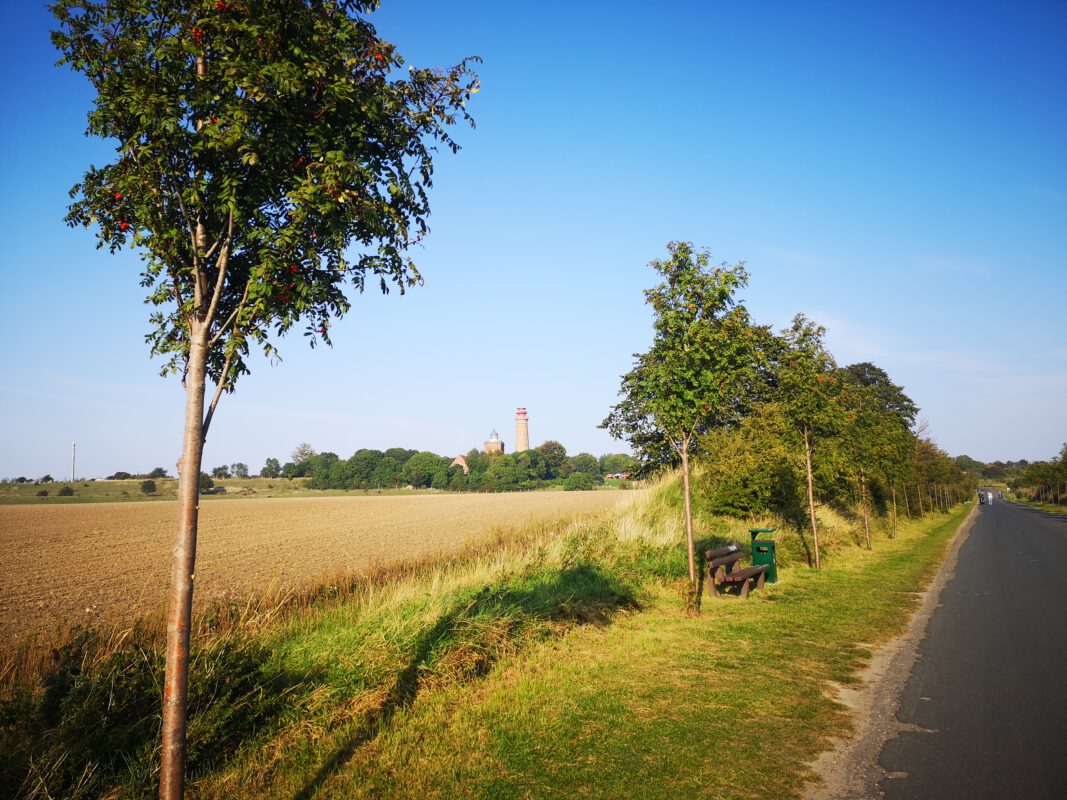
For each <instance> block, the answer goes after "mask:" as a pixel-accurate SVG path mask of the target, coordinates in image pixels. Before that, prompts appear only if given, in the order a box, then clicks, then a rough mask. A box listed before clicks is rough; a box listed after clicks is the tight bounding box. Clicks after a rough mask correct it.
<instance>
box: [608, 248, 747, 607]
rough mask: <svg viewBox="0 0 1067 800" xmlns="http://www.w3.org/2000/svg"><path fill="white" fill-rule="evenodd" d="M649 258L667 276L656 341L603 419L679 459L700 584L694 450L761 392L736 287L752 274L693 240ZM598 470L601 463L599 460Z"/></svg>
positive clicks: (651, 294) (656, 310)
mask: <svg viewBox="0 0 1067 800" xmlns="http://www.w3.org/2000/svg"><path fill="white" fill-rule="evenodd" d="M667 249H668V251H669V257H668V258H667V259H666V260H655V261H652V262H651V263H650V264H649V266H651V267H652V268H653V269H654V270H655V271H656V272H657V273H659V275H660V276H661V277H662V278H663V281H662V283H660V284H658V285H657V286H655V287H654V288H652V289H650V290H648V291H646V292H645V300H646V302H647V303H648V304H649V305H651V306H652V311H653V314H654V319H653V331H654V335H653V341H652V347H651V349H650V350H649V351H648V352H647V353H643V354H637V355H635V359H636V362H635V364H634V368H633V369H632V370H631V371H630V372H628V373H627V374H626V375H623V376H622V384H621V387H620V389H619V395H620V396H621V397H622V399H621V400H620V402H619V403H618V404H617V405H615V406H614V407H613V408H612V410H611V413H610V414H609V415H608V417H607V418H606V419H605V420H604V422H603V423H601V427H603V428H607V430H608V431H609V432H610V433H611V434H612V435H613V436H614V437H616V438H619V439H626V440H627V441H629V442H630V444H631V445H632V446H633V448H634V451H635V452H636V453H637V454H638V455H639V457H641V458H642V460H649V459H651V460H653V461H654V462H664V461H665V460H666V459H668V458H669V459H672V460H674V461H675V462H676V463H677V462H680V463H681V468H682V490H683V500H684V506H685V536H686V550H687V553H688V560H689V582H690V587H691V590H692V591H693V592H694V593H695V592H696V588H697V573H696V555H695V552H694V544H693V511H692V492H691V489H690V457H691V456H692V455H693V453H694V451H695V446H696V441H697V436H698V435H699V434H701V433H702V432H704V431H707V430H709V429H711V428H716V427H725V426H728V425H731V424H733V423H735V422H736V421H737V420H738V419H739V418H740V416H741V415H742V414H743V413H744V411H745V410H746V408H747V407H748V406H749V404H750V403H751V401H752V399H753V398H754V397H755V395H756V384H757V383H758V381H759V378H760V370H759V364H758V362H759V360H760V354H759V348H758V346H757V341H758V339H759V338H760V337H759V332H758V331H757V329H756V328H755V327H754V326H753V325H752V324H751V322H750V320H749V315H748V312H747V311H746V309H745V308H744V306H741V305H737V303H736V301H735V300H734V294H735V292H736V291H737V290H738V289H741V288H742V287H744V286H745V285H746V284H747V282H748V273H747V272H746V271H745V268H744V265H743V264H735V265H734V266H732V267H730V266H727V265H726V264H725V263H723V264H720V265H719V266H717V267H712V266H711V256H710V254H709V252H708V251H707V250H706V249H704V250H699V251H698V250H696V249H694V247H693V245H692V244H691V243H689V242H671V243H670V244H668V245H667ZM598 472H599V467H598Z"/></svg>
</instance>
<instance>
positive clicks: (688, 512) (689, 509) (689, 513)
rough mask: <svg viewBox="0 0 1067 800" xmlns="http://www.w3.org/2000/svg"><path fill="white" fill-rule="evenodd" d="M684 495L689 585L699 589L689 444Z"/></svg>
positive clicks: (684, 450)
mask: <svg viewBox="0 0 1067 800" xmlns="http://www.w3.org/2000/svg"><path fill="white" fill-rule="evenodd" d="M681 455H682V497H683V499H684V502H685V547H686V552H687V553H688V555H689V585H690V587H692V589H693V592H694V593H695V592H696V589H697V561H696V548H695V546H694V544H693V505H692V500H691V499H690V494H689V446H688V445H685V446H683V447H682V452H681Z"/></svg>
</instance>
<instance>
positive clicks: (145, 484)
mask: <svg viewBox="0 0 1067 800" xmlns="http://www.w3.org/2000/svg"><path fill="white" fill-rule="evenodd" d="M141 493H142V494H155V493H156V482H155V481H154V480H152V479H151V478H149V479H148V480H146V481H141Z"/></svg>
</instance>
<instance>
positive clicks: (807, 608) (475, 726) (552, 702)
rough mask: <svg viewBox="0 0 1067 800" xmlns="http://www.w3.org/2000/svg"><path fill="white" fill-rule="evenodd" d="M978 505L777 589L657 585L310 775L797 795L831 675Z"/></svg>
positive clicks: (397, 786)
mask: <svg viewBox="0 0 1067 800" xmlns="http://www.w3.org/2000/svg"><path fill="white" fill-rule="evenodd" d="M968 510H969V509H968V508H961V509H959V510H957V511H956V512H955V513H953V514H952V515H950V516H948V517H941V518H940V521H939V522H938V523H937V524H936V525H923V526H914V527H912V528H911V529H909V531H908V532H906V533H904V534H902V535H901V536H900V537H898V538H897V539H896V540H894V541H893V542H882V543H880V548H879V551H877V552H876V553H874V554H868V553H866V552H865V551H862V550H857V551H854V552H849V553H847V554H842V555H839V556H838V558H837V559H836V560H835V562H834V564H833V565H832V566H830V567H829V568H826V569H824V570H823V571H822V572H821V573H815V572H812V571H809V570H807V569H806V568H801V569H787V570H785V571H784V576H783V580H782V581H781V582H780V583H779V584H778V585H777V586H775V587H770V588H768V591H767V592H765V593H764V594H763V596H758V595H753V597H752V599H750V600H749V601H746V602H742V601H739V600H735V599H726V600H721V601H708V602H705V604H704V613H702V614H701V615H700V616H699V617H686V616H684V615H682V614H680V613H679V611H678V598H677V596H676V595H675V594H673V593H671V592H670V591H668V590H667V589H665V588H661V589H660V590H659V591H657V592H655V594H654V595H653V596H652V597H651V598H650V601H649V603H648V606H647V607H646V608H645V609H644V610H642V611H640V612H638V613H630V614H627V615H626V616H625V617H624V618H623V619H621V620H620V621H618V622H617V623H616V624H614V625H611V626H607V627H604V628H598V627H595V626H592V627H591V626H586V627H582V628H578V629H575V630H573V631H571V632H570V633H568V634H567V635H566V636H565V637H564V638H563V639H562V640H553V641H548V642H544V643H541V644H540V645H538V646H537V648H536V649H535V650H534V651H533V652H531V653H527V654H525V655H522V656H517V657H514V658H509V659H508V660H507V661H506V662H505V663H502V664H501V665H500V666H499V667H498V668H496V669H495V670H494V671H493V673H492V674H491V675H490V676H489V677H488V678H487V679H485V680H483V681H481V682H480V683H478V684H477V685H476V686H473V687H471V686H466V685H459V686H452V687H446V688H445V689H443V690H441V691H437V692H434V693H431V694H428V695H427V696H426V697H425V698H424V699H421V700H420V701H419V702H418V703H416V704H415V705H414V706H412V707H411V708H410V709H406V710H405V711H404V713H403V714H401V715H398V716H397V717H395V718H394V719H392V720H391V721H390V724H389V726H388V727H387V729H386V730H383V731H382V732H381V733H379V735H378V736H377V737H376V738H374V739H373V740H368V741H362V740H357V741H355V742H354V743H352V744H350V745H349V746H348V747H347V748H345V747H343V746H342V747H341V749H340V750H339V751H336V752H340V753H341V755H342V757H341V758H334V759H331V760H329V761H327V767H328V768H327V769H326V771H325V773H324V772H322V771H321V769H320V772H318V773H316V774H315V775H314V777H313V778H312V780H311V781H310V782H309V783H308V784H307V785H308V786H312V788H314V789H315V791H316V793H315V794H314V796H316V797H401V798H404V797H412V798H414V797H420V798H422V797H441V798H446V797H456V796H465V797H468V796H470V797H493V798H512V797H514V798H523V797H569V796H578V797H581V796H585V797H611V798H616V797H633V798H657V797H663V798H668V797H678V796H684V795H685V794H686V793H690V792H695V793H696V794H697V795H698V796H702V797H715V798H734V797H736V798H779V797H782V798H784V797H796V796H799V793H800V791H801V787H802V785H803V781H804V779H805V778H806V777H807V776H808V771H807V764H808V763H809V762H810V761H812V760H813V759H814V758H815V757H816V756H817V755H818V753H819V752H820V751H821V750H823V749H825V747H826V745H827V742H828V741H829V738H830V737H832V736H836V735H840V734H842V733H845V732H846V731H847V730H848V727H849V721H848V717H847V715H846V714H845V713H844V712H843V710H842V708H841V707H840V706H839V705H838V704H837V703H835V702H834V700H833V699H832V696H831V692H830V686H831V685H830V681H836V682H843V683H847V682H850V681H853V680H855V675H856V674H857V672H858V670H859V669H860V668H861V667H862V666H863V665H864V663H865V661H866V659H867V657H868V655H869V648H870V647H871V646H872V645H873V644H875V643H877V642H881V641H884V640H885V639H887V638H889V637H890V636H892V635H893V634H895V633H898V632H900V631H901V630H902V628H903V626H904V625H905V623H906V620H907V617H908V614H909V612H910V611H911V610H912V609H913V607H914V605H915V603H916V602H917V598H916V595H915V594H914V593H913V590H917V589H921V588H922V587H924V586H925V585H926V583H927V581H928V579H929V576H930V574H931V572H932V571H933V570H934V569H935V568H936V567H937V565H938V564H939V563H940V560H941V557H942V555H943V553H944V551H945V548H946V546H947V544H948V542H949V541H950V538H951V535H952V533H953V532H954V531H955V529H956V527H957V526H958V525H959V523H960V522H961V521H962V519H963V517H964V516H965V515H966V513H967V512H968ZM258 788H264V787H258ZM288 791H289V787H287V788H286V789H285V790H283V791H282V792H281V793H279V794H276V795H274V794H270V793H268V796H288V794H287V793H288ZM298 796H301V795H298ZM302 796H311V794H306V795H302Z"/></svg>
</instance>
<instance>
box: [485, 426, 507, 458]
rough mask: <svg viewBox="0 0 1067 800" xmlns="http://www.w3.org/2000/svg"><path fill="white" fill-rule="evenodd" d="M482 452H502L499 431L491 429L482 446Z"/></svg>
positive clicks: (502, 446)
mask: <svg viewBox="0 0 1067 800" xmlns="http://www.w3.org/2000/svg"><path fill="white" fill-rule="evenodd" d="M482 452H484V453H485V454H486V455H487V456H488V455H491V454H493V453H503V452H504V443H503V442H502V441H500V434H499V433H497V432H496V431H493V432H492V433H491V434H489V441H488V442H486V443H485V447H484V448H482Z"/></svg>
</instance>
